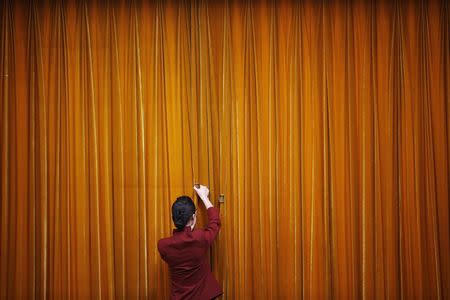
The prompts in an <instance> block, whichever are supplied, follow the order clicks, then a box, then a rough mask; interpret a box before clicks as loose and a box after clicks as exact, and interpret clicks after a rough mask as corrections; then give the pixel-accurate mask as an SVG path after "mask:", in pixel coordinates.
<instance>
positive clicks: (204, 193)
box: [194, 184, 209, 198]
mask: <svg viewBox="0 0 450 300" xmlns="http://www.w3.org/2000/svg"><path fill="white" fill-rule="evenodd" d="M194 190H195V191H196V192H197V195H198V196H199V197H200V198H202V197H208V194H209V189H208V187H207V186H205V185H201V184H199V185H194Z"/></svg>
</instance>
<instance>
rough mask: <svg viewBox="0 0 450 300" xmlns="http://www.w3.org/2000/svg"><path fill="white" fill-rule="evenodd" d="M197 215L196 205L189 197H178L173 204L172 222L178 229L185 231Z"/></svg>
mask: <svg viewBox="0 0 450 300" xmlns="http://www.w3.org/2000/svg"><path fill="white" fill-rule="evenodd" d="M194 213H195V204H194V202H193V201H192V199H191V198H190V197H188V196H181V197H178V198H177V200H176V201H175V202H174V203H173V204H172V220H173V223H174V224H175V226H176V227H177V229H183V228H184V227H185V226H186V224H187V223H188V222H189V219H190V218H191V217H192V215H193V214H194Z"/></svg>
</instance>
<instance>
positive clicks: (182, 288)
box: [158, 185, 222, 300]
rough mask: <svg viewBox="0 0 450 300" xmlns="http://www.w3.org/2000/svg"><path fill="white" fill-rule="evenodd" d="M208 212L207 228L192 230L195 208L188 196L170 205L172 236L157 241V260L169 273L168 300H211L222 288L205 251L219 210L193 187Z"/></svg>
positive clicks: (214, 232) (200, 189)
mask: <svg viewBox="0 0 450 300" xmlns="http://www.w3.org/2000/svg"><path fill="white" fill-rule="evenodd" d="M194 190H195V191H196V192H197V195H198V196H199V198H200V199H201V200H202V202H203V204H204V205H205V207H206V209H207V212H208V226H207V227H206V228H205V229H203V230H200V229H195V230H194V227H195V223H196V221H197V219H196V216H195V212H196V209H195V205H194V202H192V200H191V198H189V197H188V196H181V197H178V198H177V200H176V201H175V202H174V203H173V205H172V220H173V222H174V224H175V226H176V227H177V229H174V230H173V235H172V236H171V237H168V238H164V239H161V240H159V241H158V251H159V254H160V255H161V258H162V259H163V260H164V261H165V262H167V264H168V265H169V270H170V279H171V287H172V294H171V299H173V300H177V299H198V300H203V299H205V300H209V299H214V298H216V297H217V296H220V295H221V294H222V289H221V287H220V285H219V283H218V282H217V280H216V279H215V278H214V277H213V274H212V273H211V267H210V264H209V261H208V259H207V258H208V257H207V251H208V249H209V247H210V246H211V244H212V242H213V241H214V239H215V238H216V236H217V233H218V232H219V229H220V218H219V210H218V209H217V208H215V207H213V205H212V203H211V201H209V198H208V195H209V190H208V188H207V187H206V186H203V185H200V186H199V187H195V186H194Z"/></svg>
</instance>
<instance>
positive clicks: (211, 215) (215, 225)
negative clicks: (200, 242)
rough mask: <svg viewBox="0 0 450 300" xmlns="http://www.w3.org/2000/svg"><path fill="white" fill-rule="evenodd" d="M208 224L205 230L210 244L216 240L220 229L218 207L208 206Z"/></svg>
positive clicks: (206, 238) (207, 241)
mask: <svg viewBox="0 0 450 300" xmlns="http://www.w3.org/2000/svg"><path fill="white" fill-rule="evenodd" d="M207 212H208V226H206V228H205V230H204V233H205V234H204V236H205V240H206V243H207V244H208V246H210V245H211V244H212V242H214V240H215V239H216V236H217V234H218V233H219V230H220V217H219V209H218V208H217V207H210V208H208V211H207Z"/></svg>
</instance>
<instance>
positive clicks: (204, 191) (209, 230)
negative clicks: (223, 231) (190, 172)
mask: <svg viewBox="0 0 450 300" xmlns="http://www.w3.org/2000/svg"><path fill="white" fill-rule="evenodd" d="M194 190H195V191H196V192H197V195H198V197H199V198H200V199H201V200H202V202H203V204H204V205H205V207H206V209H207V212H208V225H207V226H206V228H205V230H204V232H205V240H206V242H207V243H208V245H211V244H212V242H213V241H214V239H215V238H216V236H217V234H218V233H219V230H220V217H219V210H218V209H217V208H216V207H214V206H213V204H212V203H211V201H210V200H209V197H208V196H209V189H208V188H207V187H206V186H204V185H200V187H198V188H197V187H195V186H194Z"/></svg>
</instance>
